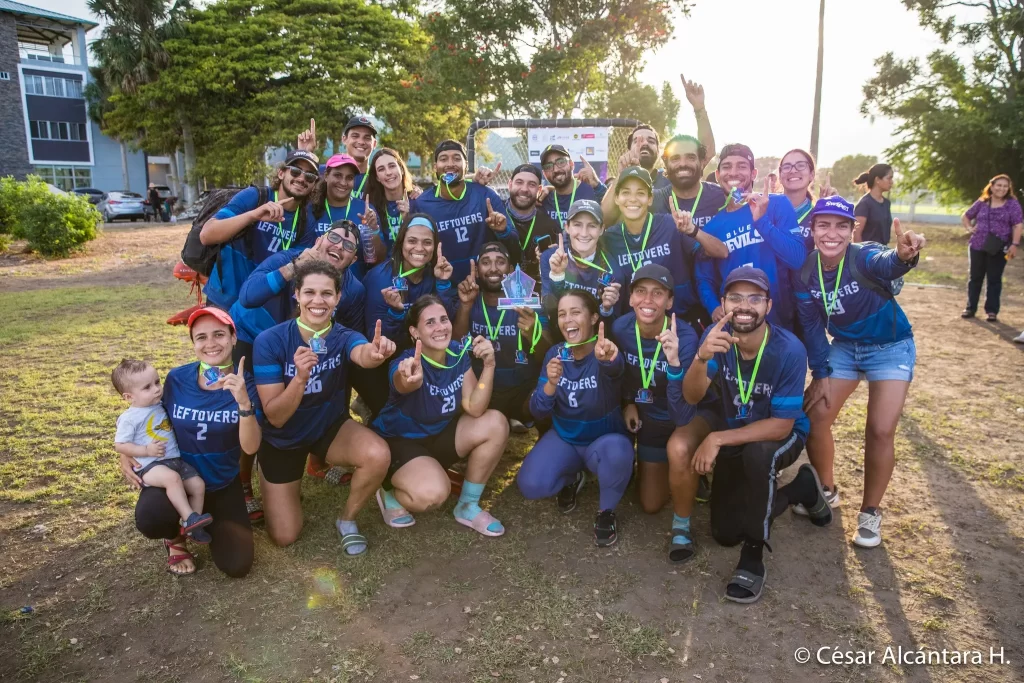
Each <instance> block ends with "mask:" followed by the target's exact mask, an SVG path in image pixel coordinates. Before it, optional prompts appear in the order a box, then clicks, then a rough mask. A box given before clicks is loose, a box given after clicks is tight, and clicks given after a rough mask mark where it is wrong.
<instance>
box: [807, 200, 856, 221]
mask: <svg viewBox="0 0 1024 683" xmlns="http://www.w3.org/2000/svg"><path fill="white" fill-rule="evenodd" d="M815 216H841V217H843V218H847V219H849V220H851V221H856V220H857V217H856V216H854V215H853V204H851V203H850V202H848V201H846V200H845V199H843V198H842V197H840V196H839V195H835V196H832V197H822V198H821V199H819V200H818V201H817V202H816V203H815V204H814V209H812V210H811V219H812V220H813V219H814V217H815Z"/></svg>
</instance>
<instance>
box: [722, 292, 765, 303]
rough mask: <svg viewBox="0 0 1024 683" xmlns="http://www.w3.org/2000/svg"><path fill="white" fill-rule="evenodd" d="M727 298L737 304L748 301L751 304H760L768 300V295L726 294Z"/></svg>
mask: <svg viewBox="0 0 1024 683" xmlns="http://www.w3.org/2000/svg"><path fill="white" fill-rule="evenodd" d="M725 300H726V301H728V302H729V303H731V304H734V305H736V306H739V305H741V304H742V303H744V302H746V303H749V304H750V305H751V306H760V305H761V304H763V303H764V302H766V301H768V297H767V296H766V295H764V294H735V293H733V294H726V295H725Z"/></svg>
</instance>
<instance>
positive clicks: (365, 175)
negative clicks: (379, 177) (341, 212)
mask: <svg viewBox="0 0 1024 683" xmlns="http://www.w3.org/2000/svg"><path fill="white" fill-rule="evenodd" d="M371 156H372V155H371ZM369 177H370V169H369V168H367V169H366V173H364V174H363V179H362V180H361V181H359V189H358V190H356V194H355V196H356V197H362V196H363V187H364V186H365V185H366V179H367V178H369ZM345 217H346V218H347V217H348V214H347V213H346V214H345Z"/></svg>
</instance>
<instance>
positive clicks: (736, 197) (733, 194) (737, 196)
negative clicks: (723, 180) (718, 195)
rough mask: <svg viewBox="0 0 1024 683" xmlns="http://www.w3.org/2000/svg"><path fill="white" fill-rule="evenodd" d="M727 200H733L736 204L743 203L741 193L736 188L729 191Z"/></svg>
mask: <svg viewBox="0 0 1024 683" xmlns="http://www.w3.org/2000/svg"><path fill="white" fill-rule="evenodd" d="M729 199H731V200H733V201H734V202H735V203H737V204H740V203H742V202H743V192H742V191H741V190H740V188H739V187H738V186H737V187H734V188H732V189H731V190H729Z"/></svg>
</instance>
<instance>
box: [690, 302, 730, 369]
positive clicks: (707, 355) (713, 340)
mask: <svg viewBox="0 0 1024 683" xmlns="http://www.w3.org/2000/svg"><path fill="white" fill-rule="evenodd" d="M730 320H732V311H729V312H728V313H726V314H725V315H723V316H722V319H721V320H719V321H718V322H717V323H715V324H714V326H712V328H711V331H710V332H708V336H706V337H705V338H704V342H703V343H702V344H701V345H700V348H699V349H697V358H699V359H700V360H701V361H703V362H705V363H707V362H708V361H709V360H711V359H712V358H714V357H715V354H716V353H728V352H729V349H730V348H731V347H732V345H733V344H735V343H736V342H738V341H739V339H737V338H736V337H734V336H732V334H730V333H729V332H726V331H725V325H726V323H728V322H729V321H730Z"/></svg>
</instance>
